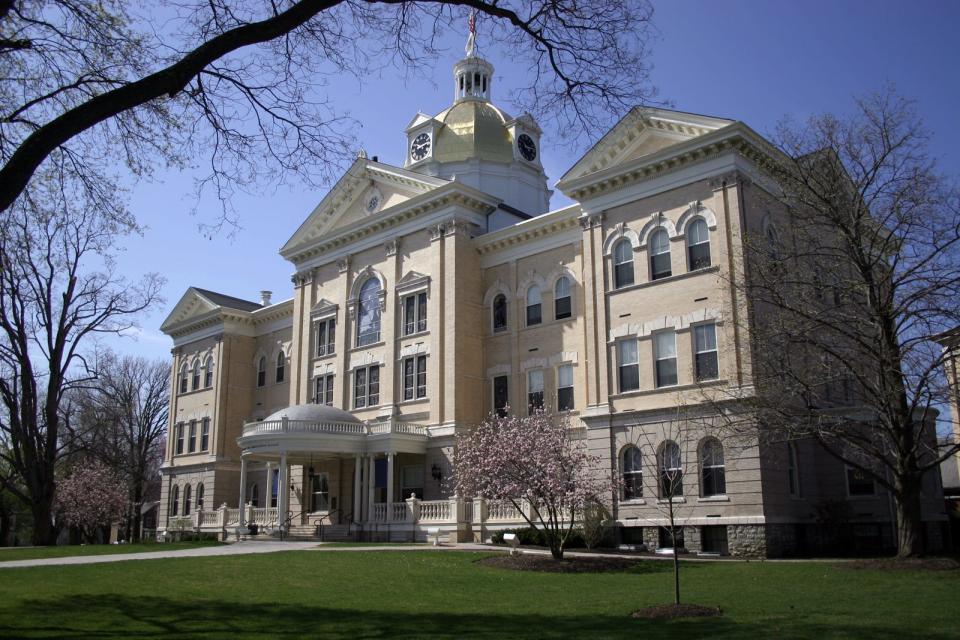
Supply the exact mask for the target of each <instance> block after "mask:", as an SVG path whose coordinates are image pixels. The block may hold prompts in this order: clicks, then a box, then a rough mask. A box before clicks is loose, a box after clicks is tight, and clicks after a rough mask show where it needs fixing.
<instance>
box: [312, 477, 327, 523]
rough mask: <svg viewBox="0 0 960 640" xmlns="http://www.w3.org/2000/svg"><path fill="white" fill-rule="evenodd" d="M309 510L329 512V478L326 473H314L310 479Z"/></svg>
mask: <svg viewBox="0 0 960 640" xmlns="http://www.w3.org/2000/svg"><path fill="white" fill-rule="evenodd" d="M310 496H311V501H310V510H311V511H313V512H314V513H316V512H317V511H329V510H330V477H329V476H328V475H327V474H326V473H316V474H314V475H313V476H311V478H310Z"/></svg>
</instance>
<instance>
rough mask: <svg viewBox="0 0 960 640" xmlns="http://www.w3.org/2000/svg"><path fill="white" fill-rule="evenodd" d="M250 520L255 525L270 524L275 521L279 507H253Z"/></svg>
mask: <svg viewBox="0 0 960 640" xmlns="http://www.w3.org/2000/svg"><path fill="white" fill-rule="evenodd" d="M252 511H253V513H252V514H251V518H250V522H251V523H253V524H256V525H270V524H276V523H277V515H278V513H279V509H277V507H254V508H253V509H252Z"/></svg>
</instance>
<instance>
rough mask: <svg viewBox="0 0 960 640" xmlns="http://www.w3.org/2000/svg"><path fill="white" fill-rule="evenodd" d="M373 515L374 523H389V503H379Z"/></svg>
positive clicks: (374, 508)
mask: <svg viewBox="0 0 960 640" xmlns="http://www.w3.org/2000/svg"><path fill="white" fill-rule="evenodd" d="M371 515H372V516H373V521H374V522H386V521H387V503H385V502H379V503H376V504H374V505H373V510H372V513H371Z"/></svg>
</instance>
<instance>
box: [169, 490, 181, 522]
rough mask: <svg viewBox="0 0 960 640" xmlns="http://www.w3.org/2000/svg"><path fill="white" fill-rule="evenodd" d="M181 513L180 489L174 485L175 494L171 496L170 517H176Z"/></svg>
mask: <svg viewBox="0 0 960 640" xmlns="http://www.w3.org/2000/svg"><path fill="white" fill-rule="evenodd" d="M179 513H180V487H178V486H177V485H173V492H172V493H171V494H170V515H172V516H175V515H178V514H179Z"/></svg>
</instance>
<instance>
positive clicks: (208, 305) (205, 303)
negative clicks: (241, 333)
mask: <svg viewBox="0 0 960 640" xmlns="http://www.w3.org/2000/svg"><path fill="white" fill-rule="evenodd" d="M217 309H219V305H216V304H214V303H213V302H212V301H211V300H209V299H208V298H207V297H206V296H204V295H202V294H200V292H199V291H197V289H196V288H195V287H190V288H189V289H187V291H186V293H184V294H183V296H182V297H181V298H180V301H179V302H177V304H176V305H175V306H174V307H173V311H171V312H170V314H169V315H168V316H167V318H166V320H164V321H163V323H162V324H161V325H160V330H161V331H163V332H166V331H168V330H169V329H171V328H173V327H175V326H177V325H179V324H183V323H184V322H188V321H190V320H192V319H194V318H199V317H201V316H204V315H207V314H208V313H210V312H212V311H216V310H217Z"/></svg>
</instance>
